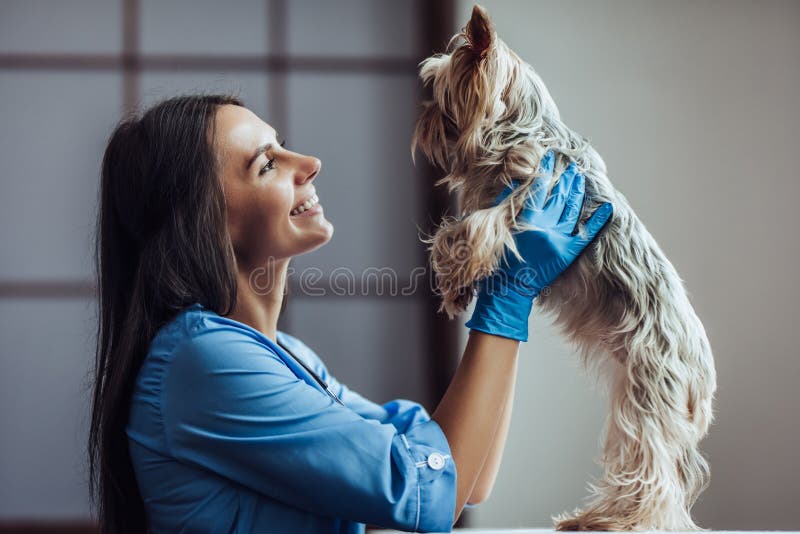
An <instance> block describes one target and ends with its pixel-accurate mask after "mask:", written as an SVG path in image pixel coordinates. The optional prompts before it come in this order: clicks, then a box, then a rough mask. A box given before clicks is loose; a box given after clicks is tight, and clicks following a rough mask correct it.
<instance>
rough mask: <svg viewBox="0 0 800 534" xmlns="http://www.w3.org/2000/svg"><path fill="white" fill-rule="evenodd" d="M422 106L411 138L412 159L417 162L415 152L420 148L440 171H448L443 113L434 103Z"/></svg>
mask: <svg viewBox="0 0 800 534" xmlns="http://www.w3.org/2000/svg"><path fill="white" fill-rule="evenodd" d="M422 106H423V110H422V113H420V115H419V118H418V119H417V125H416V127H415V129H414V135H413V136H412V138H411V159H412V161H416V159H415V152H416V149H417V147H419V148H420V149H421V150H422V153H423V154H425V156H426V157H427V158H428V161H430V162H431V163H433V164H434V165H436V166H438V167H439V168H440V169H447V167H446V165H447V136H446V134H445V127H444V121H443V120H442V112H441V111H440V110H439V107H438V106H437V105H436V103H434V102H430V101H429V102H423V104H422Z"/></svg>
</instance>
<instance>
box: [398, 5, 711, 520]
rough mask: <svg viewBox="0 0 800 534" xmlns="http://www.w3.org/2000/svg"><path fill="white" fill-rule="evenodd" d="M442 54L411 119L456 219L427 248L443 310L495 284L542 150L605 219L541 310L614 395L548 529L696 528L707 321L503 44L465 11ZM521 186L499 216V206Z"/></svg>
mask: <svg viewBox="0 0 800 534" xmlns="http://www.w3.org/2000/svg"><path fill="white" fill-rule="evenodd" d="M447 52H448V53H442V54H435V55H433V56H431V57H429V58H427V59H426V60H424V61H423V62H422V63H421V64H420V78H421V79H422V80H423V82H424V84H426V85H427V84H431V85H432V92H433V99H432V100H431V101H428V102H425V103H424V105H423V111H422V113H421V115H420V117H419V119H418V122H417V126H416V130H415V132H414V139H413V142H412V154H413V152H414V150H415V148H416V147H419V148H420V149H421V150H422V152H423V153H424V154H425V155H426V156H427V157H428V159H429V160H430V161H432V162H433V163H435V164H436V165H437V166H438V167H440V168H441V169H443V170H444V171H445V172H446V176H445V177H444V178H442V179H441V180H440V181H439V182H438V183H439V184H446V185H447V186H448V188H449V190H450V191H451V192H453V191H455V192H457V193H458V194H459V212H460V213H459V216H458V217H446V218H445V219H444V220H443V221H442V223H441V225H440V227H439V228H438V230H437V231H436V233H435V235H434V236H433V237H432V238H431V239H430V241H429V243H430V245H431V246H430V251H431V263H432V265H433V268H434V271H435V272H436V282H437V290H438V293H439V294H440V295H441V297H442V307H441V309H442V310H444V311H446V312H447V313H448V315H449V316H450V317H453V316H454V315H455V314H457V313H459V312H462V311H463V310H465V309H466V307H467V305H468V304H469V302H470V300H471V299H472V298H473V296H474V288H475V284H476V282H478V281H479V280H481V279H482V278H484V277H486V276H487V275H489V274H490V273H492V272H494V270H495V269H496V268H497V266H498V264H499V262H500V261H501V258H502V255H503V250H504V248H505V247H509V248H511V249H512V250H516V249H515V248H514V239H513V235H512V232H513V231H514V230H515V228H516V226H515V224H516V217H517V214H518V211H519V209H520V207H521V205H522V203H523V202H524V198H525V196H526V195H527V193H528V190H529V188H530V187H531V186H532V185H533V184H534V183H535V181H536V179H537V178H538V176H539V174H538V172H537V171H538V169H539V161H540V160H541V158H542V156H543V155H544V154H545V152H546V151H547V150H549V149H552V150H554V151H555V153H556V165H555V176H559V175H560V174H561V172H562V171H563V170H564V168H566V166H567V165H568V164H569V163H570V161H573V162H575V163H576V164H577V165H578V167H579V171H580V172H581V173H582V174H583V175H584V176H585V177H586V199H585V203H584V207H583V212H582V215H581V223H580V224H579V230H582V229H583V223H584V222H585V220H586V219H587V218H588V215H590V214H591V213H593V212H594V210H595V209H596V208H597V207H598V206H599V205H600V204H602V203H603V202H606V201H609V202H611V203H613V205H614V212H613V215H612V218H611V220H610V221H609V222H608V223H607V224H606V226H605V228H604V229H603V231H602V232H601V234H600V235H599V237H598V238H597V239H595V240H594V241H593V242H592V244H591V245H590V246H589V248H588V249H587V250H585V251H584V252H583V254H582V255H581V256H580V257H579V258H578V259H577V260H576V262H575V263H574V264H573V265H571V266H570V267H569V268H568V269H567V270H566V271H565V272H564V273H563V274H562V275H561V276H560V277H559V278H558V279H557V280H556V281H555V282H554V283H553V284H551V285H550V286H549V287H548V288H546V289H545V290H544V291H543V292H542V293H541V294H540V295H539V296H538V297H537V305H536V307H534V313H542V312H549V313H551V314H553V316H554V317H555V324H556V325H557V326H558V327H559V329H560V331H561V332H563V334H564V335H566V336H567V338H568V339H569V340H571V341H572V342H573V343H574V344H575V346H576V347H577V348H578V350H579V353H580V355H581V361H582V363H583V364H584V365H585V366H586V368H587V370H589V371H590V372H594V373H596V375H597V377H598V381H599V383H600V384H602V385H605V386H606V387H607V388H608V394H609V400H610V406H609V416H608V419H607V422H606V428H605V431H604V434H603V437H604V440H603V441H604V445H603V454H602V456H601V457H600V458H599V462H600V464H601V466H602V468H603V471H604V474H603V477H602V479H601V480H599V481H597V482H596V483H589V488H590V490H591V495H590V497H589V499H588V503H587V504H586V505H585V506H584V507H583V508H582V509H575V510H574V511H573V512H571V513H564V514H561V515H560V516H557V517H554V518H553V520H554V522H555V524H556V528H557V529H559V530H706V529H701V528H699V527H698V526H697V525H696V524H695V522H694V521H693V520H692V517H691V513H690V512H691V508H692V506H693V504H694V503H695V501H696V499H697V497H698V495H699V494H700V493H701V492H702V491H703V490H704V489H705V488H706V487H707V485H708V483H709V477H710V472H709V467H708V463H707V461H706V459H705V458H704V457H703V456H702V454H701V453H700V451H699V449H698V443H699V442H700V440H701V439H702V438H703V437H704V436H705V435H706V434H707V432H708V427H709V425H710V424H711V422H712V420H713V413H712V401H713V396H714V392H715V391H716V372H715V369H714V361H713V357H712V353H711V348H710V345H709V342H708V339H707V337H706V334H705V330H704V328H703V325H702V323H701V322H700V320H699V319H698V317H697V315H696V314H695V312H694V310H693V308H692V306H691V304H690V303H689V299H688V297H687V295H686V291H685V289H684V287H683V283H682V281H681V279H680V277H679V276H678V273H677V272H676V270H675V268H674V267H673V266H672V264H671V263H670V262H669V260H668V259H667V258H666V256H665V255H664V253H663V252H662V251H661V249H660V248H659V246H658V244H657V243H656V241H655V240H654V239H653V237H652V236H651V235H650V233H649V232H648V231H647V229H646V228H645V226H644V224H642V222H641V221H640V220H639V218H638V217H637V216H636V214H635V213H634V211H633V209H631V207H630V205H629V204H628V202H627V200H626V199H625V197H624V196H623V195H622V194H621V193H620V192H619V191H617V190H615V188H614V186H613V185H612V184H611V181H610V180H609V179H608V176H607V172H606V165H605V163H604V162H603V159H602V158H601V157H600V155H599V154H598V153H597V152H596V151H595V150H594V149H593V148H592V147H591V146H590V144H589V143H588V141H587V140H586V139H585V138H583V137H582V136H580V135H579V134H577V133H575V132H574V131H572V130H570V129H569V128H568V127H567V126H566V125H565V124H564V123H563V122H562V121H561V119H560V115H559V111H558V108H557V107H556V104H555V102H554V101H553V99H552V97H551V96H550V94H549V92H548V90H547V88H546V87H545V85H544V83H543V82H542V80H541V78H540V77H539V76H538V75H537V74H536V72H535V71H534V70H533V68H532V67H531V66H530V65H528V64H526V63H525V62H523V61H522V60H521V59H520V58H519V57H518V56H517V55H516V54H515V53H514V52H513V51H512V50H511V49H509V48H508V46H507V45H506V44H505V43H504V42H503V41H502V40H500V39H499V38H498V37H497V35H496V33H495V30H494V27H493V25H492V23H491V21H490V20H489V17H488V15H487V13H486V11H485V10H484V9H483V8H481V7H480V6H475V7H474V9H473V13H472V17H471V19H470V21H469V22H468V24H467V26H466V28H465V29H463V30H462V31H461V32H460V33H458V34H456V35H455V36H453V38H452V39H451V40H450V43H449V44H448V46H447ZM512 179H516V180H518V181H520V182H521V185H520V186H519V187H517V189H516V190H515V191H514V192H513V193H512V194H511V195H509V196H508V197H507V198H506V199H505V200H504V201H503V202H501V203H500V204H499V205H498V206H496V207H494V206H493V205H492V204H493V199H494V198H495V197H496V196H497V194H498V193H499V192H500V191H501V190H502V189H503V188H504V187H505V186H506V185H507V184H509V183H510V182H511V180H512Z"/></svg>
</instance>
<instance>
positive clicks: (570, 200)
mask: <svg viewBox="0 0 800 534" xmlns="http://www.w3.org/2000/svg"><path fill="white" fill-rule="evenodd" d="M585 191H586V178H585V177H584V176H583V175H582V174H577V175H575V178H574V179H573V180H572V187H570V189H569V195H568V196H567V205H566V206H565V207H564V212H563V213H562V214H561V218H560V219H559V221H558V224H559V225H560V226H562V229H563V230H564V231H565V232H567V233H569V234H572V233H573V231H574V230H575V225H576V224H577V223H578V217H579V216H580V214H581V208H582V207H583V199H584V197H585Z"/></svg>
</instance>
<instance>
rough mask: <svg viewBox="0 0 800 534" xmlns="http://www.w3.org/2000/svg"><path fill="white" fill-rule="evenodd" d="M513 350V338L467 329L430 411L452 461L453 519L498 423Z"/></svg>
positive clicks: (511, 374)
mask: <svg viewBox="0 0 800 534" xmlns="http://www.w3.org/2000/svg"><path fill="white" fill-rule="evenodd" d="M518 349H519V341H516V340H513V339H508V338H504V337H499V336H493V335H490V334H484V333H483V332H479V331H476V330H471V331H470V334H469V340H468V341H467V347H466V349H464V356H463V357H462V358H461V362H460V363H459V365H458V368H457V369H456V373H455V375H454V376H453V380H452V381H451V382H450V385H449V387H448V388H447V391H446V392H445V394H444V397H442V400H441V401H440V402H439V405H438V406H437V407H436V410H435V411H434V412H433V414H432V416H431V417H432V418H433V419H434V420H435V421H436V422H437V423H438V424H439V426H440V427H441V428H442V431H443V432H444V434H445V436H446V437H447V442H448V444H449V445H450V451H451V453H452V456H453V461H454V462H455V464H456V472H457V484H458V487H457V490H456V509H455V518H456V519H458V517H459V516H460V515H461V511H462V510H463V508H464V504H465V503H466V502H467V499H468V498H469V496H470V495H471V494H472V491H473V489H474V487H475V484H476V482H477V480H478V478H479V475H480V473H481V470H482V468H483V465H484V463H485V462H486V460H487V458H488V457H489V450H490V449H491V447H492V442H493V441H494V437H495V435H496V434H497V432H498V429H499V427H500V421H501V419H502V418H501V414H502V412H503V407H504V405H505V404H506V401H507V399H508V397H509V394H510V392H511V391H512V388H513V385H514V381H515V378H516V368H517V352H518ZM503 441H505V440H503ZM501 445H502V444H501Z"/></svg>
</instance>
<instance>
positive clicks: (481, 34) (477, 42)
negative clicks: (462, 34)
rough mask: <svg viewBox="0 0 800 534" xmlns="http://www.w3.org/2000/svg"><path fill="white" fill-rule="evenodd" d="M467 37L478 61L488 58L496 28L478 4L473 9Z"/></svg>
mask: <svg viewBox="0 0 800 534" xmlns="http://www.w3.org/2000/svg"><path fill="white" fill-rule="evenodd" d="M466 36H467V41H469V44H470V47H471V48H472V51H473V52H474V53H475V57H476V59H478V60H481V59H483V58H484V57H486V53H487V52H488V51H489V50H490V49H491V48H492V45H493V44H494V37H495V31H494V26H493V25H492V21H491V20H490V19H489V14H488V13H487V12H486V10H485V9H484V8H482V7H481V6H479V5H478V4H475V6H473V8H472V18H470V19H469V22H468V23H467V28H466Z"/></svg>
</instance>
